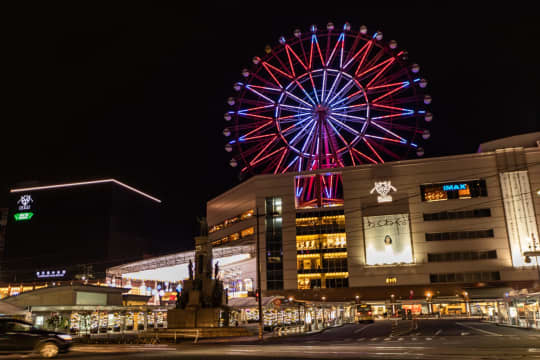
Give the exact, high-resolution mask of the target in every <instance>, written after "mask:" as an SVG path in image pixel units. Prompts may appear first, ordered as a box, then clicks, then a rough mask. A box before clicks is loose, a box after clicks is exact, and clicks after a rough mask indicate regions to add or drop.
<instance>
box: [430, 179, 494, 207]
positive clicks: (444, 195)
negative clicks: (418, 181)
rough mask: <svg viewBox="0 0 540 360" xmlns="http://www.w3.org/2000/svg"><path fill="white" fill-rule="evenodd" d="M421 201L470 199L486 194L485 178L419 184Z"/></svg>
mask: <svg viewBox="0 0 540 360" xmlns="http://www.w3.org/2000/svg"><path fill="white" fill-rule="evenodd" d="M420 195H421V197H422V201H428V202H431V201H444V200H451V199H470V198H474V197H478V196H487V188H486V181H485V180H472V181H460V182H448V183H438V184H424V185H420Z"/></svg>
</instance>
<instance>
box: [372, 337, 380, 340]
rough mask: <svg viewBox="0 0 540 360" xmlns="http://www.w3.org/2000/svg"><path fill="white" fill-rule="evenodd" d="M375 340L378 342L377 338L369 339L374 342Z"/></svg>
mask: <svg viewBox="0 0 540 360" xmlns="http://www.w3.org/2000/svg"><path fill="white" fill-rule="evenodd" d="M375 340H379V338H376V337H374V338H373V339H371V340H370V341H375Z"/></svg>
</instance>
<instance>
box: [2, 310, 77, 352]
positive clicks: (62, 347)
mask: <svg viewBox="0 0 540 360" xmlns="http://www.w3.org/2000/svg"><path fill="white" fill-rule="evenodd" d="M71 343H72V338H71V336H70V335H68V334H62V333H59V332H56V331H48V330H40V329H36V328H35V327H33V326H32V324H30V323H27V322H25V321H22V320H17V319H11V318H0V354H11V353H39V355H41V357H43V358H53V357H56V356H57V355H58V354H59V353H63V352H67V351H68V350H69V348H70V346H71Z"/></svg>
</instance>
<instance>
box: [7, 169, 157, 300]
mask: <svg viewBox="0 0 540 360" xmlns="http://www.w3.org/2000/svg"><path fill="white" fill-rule="evenodd" d="M160 202H161V201H160V200H159V199H157V198H155V197H152V196H150V195H148V194H145V193H143V192H142V191H140V190H137V189H135V188H133V187H131V186H129V185H126V184H124V183H121V182H119V181H117V180H115V179H106V180H97V181H85V182H78V183H68V184H55V185H48V186H32V187H17V188H14V189H12V190H11V191H10V198H9V213H8V217H7V231H6V244H5V253H4V257H3V265H4V266H3V271H2V277H3V279H2V280H3V281H4V282H5V283H7V284H11V285H12V288H15V289H16V288H19V286H18V285H19V284H22V283H25V284H32V283H36V282H37V283H44V282H58V281H67V280H94V281H95V280H101V281H102V282H103V281H104V280H105V271H106V269H107V268H108V267H110V266H114V265H117V264H121V263H125V262H128V261H135V260H138V259H142V258H143V256H144V255H146V254H152V253H153V252H157V251H158V250H159V249H154V248H153V246H152V241H151V240H152V238H153V234H154V230H155V229H156V226H157V225H158V224H157V218H158V215H159V213H158V211H159V204H160ZM7 295H13V294H11V293H10V294H7Z"/></svg>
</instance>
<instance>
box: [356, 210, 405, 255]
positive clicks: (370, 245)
mask: <svg viewBox="0 0 540 360" xmlns="http://www.w3.org/2000/svg"><path fill="white" fill-rule="evenodd" d="M364 236H365V238H364V241H365V245H366V264H368V265H383V264H399V263H405V264H410V263H412V262H413V254H412V244H411V230H410V225H409V214H392V215H380V216H365V217H364Z"/></svg>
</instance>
